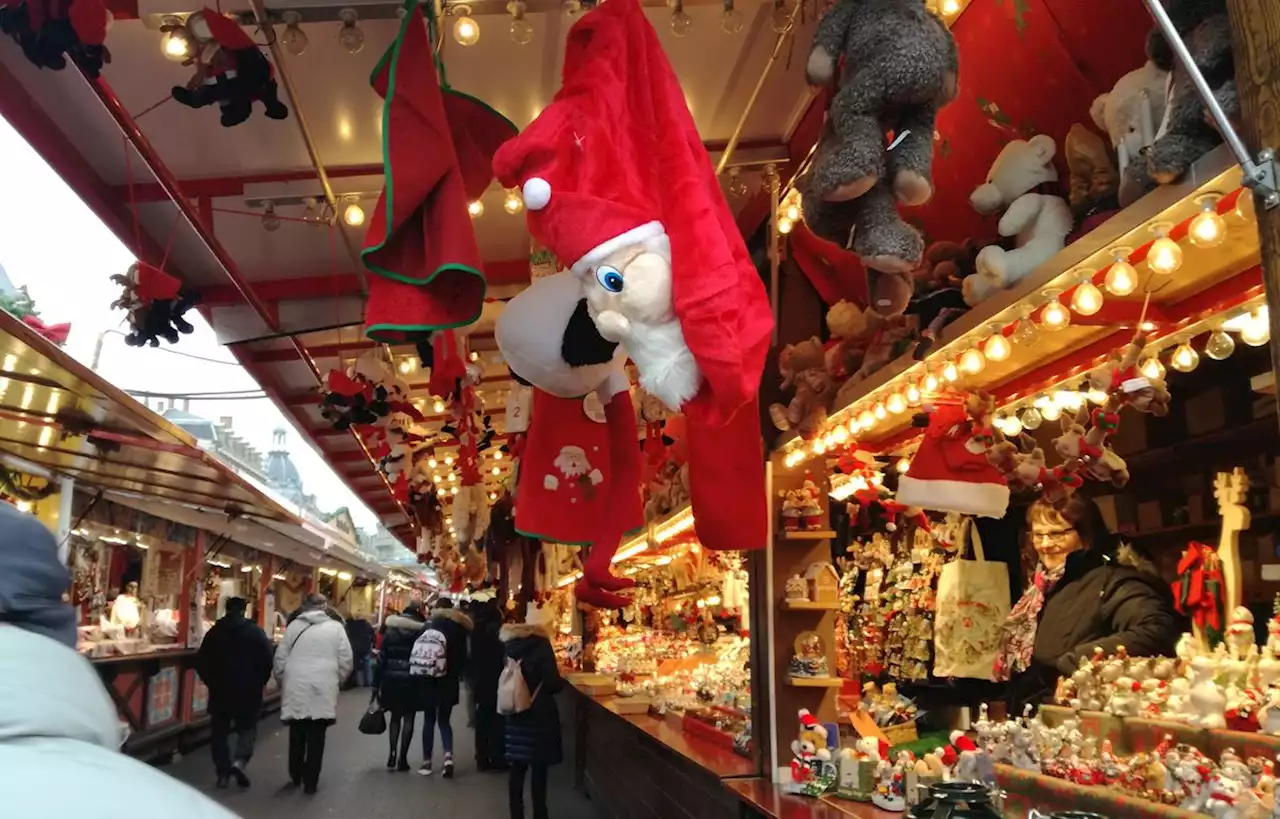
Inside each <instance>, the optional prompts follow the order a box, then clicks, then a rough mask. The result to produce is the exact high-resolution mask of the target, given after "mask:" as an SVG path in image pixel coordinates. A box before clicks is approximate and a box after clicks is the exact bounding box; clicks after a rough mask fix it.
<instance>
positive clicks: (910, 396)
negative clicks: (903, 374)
mask: <svg viewBox="0 0 1280 819" xmlns="http://www.w3.org/2000/svg"><path fill="white" fill-rule="evenodd" d="M919 405H920V388H919V387H917V386H916V385H915V384H911V385H910V386H908V387H907V406H909V407H917V406H919Z"/></svg>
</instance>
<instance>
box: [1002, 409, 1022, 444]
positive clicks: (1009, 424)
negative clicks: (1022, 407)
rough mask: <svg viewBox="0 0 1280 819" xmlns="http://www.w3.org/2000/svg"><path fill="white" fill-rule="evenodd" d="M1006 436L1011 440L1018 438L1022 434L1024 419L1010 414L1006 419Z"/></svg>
mask: <svg viewBox="0 0 1280 819" xmlns="http://www.w3.org/2000/svg"><path fill="white" fill-rule="evenodd" d="M1004 434H1005V435H1008V436H1009V437H1010V438H1016V437H1017V436H1019V435H1021V434H1022V419H1021V418H1019V417H1018V416H1017V415H1015V414H1012V413H1011V414H1009V415H1008V416H1006V417H1005V419H1004Z"/></svg>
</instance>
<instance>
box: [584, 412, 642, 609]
mask: <svg viewBox="0 0 1280 819" xmlns="http://www.w3.org/2000/svg"><path fill="white" fill-rule="evenodd" d="M604 412H605V419H606V423H607V424H608V427H609V463H610V466H611V467H612V469H611V474H610V476H609V494H608V500H607V501H606V503H605V507H604V509H603V510H602V512H601V514H600V517H599V519H598V520H597V522H596V533H595V537H593V538H592V539H591V544H592V545H591V554H590V555H589V556H588V557H587V560H586V563H585V564H584V565H583V567H582V577H583V580H585V581H586V583H587V585H589V586H594V587H596V588H599V589H604V590H606V591H619V590H621V589H629V588H632V587H634V586H635V585H636V581H634V580H632V579H631V578H629V577H615V576H614V574H613V572H612V571H610V566H611V565H612V562H613V556H614V555H615V554H616V553H617V551H618V543H619V541H621V540H622V533H623V532H624V531H625V529H626V522H627V521H629V520H633V519H634V515H633V514H632V510H633V509H634V507H636V506H637V505H638V504H639V497H640V496H639V487H640V450H639V448H638V447H637V446H636V427H635V408H634V407H633V406H632V404H631V393H630V391H629V390H622V391H621V392H619V393H617V394H616V395H614V396H613V398H612V399H610V400H609V403H608V405H607V406H606V407H605V410H604Z"/></svg>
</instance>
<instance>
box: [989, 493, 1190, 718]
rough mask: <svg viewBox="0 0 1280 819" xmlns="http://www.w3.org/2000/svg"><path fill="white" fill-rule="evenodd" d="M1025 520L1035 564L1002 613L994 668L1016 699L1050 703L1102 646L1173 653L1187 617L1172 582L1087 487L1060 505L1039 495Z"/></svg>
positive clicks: (1109, 649) (1142, 653)
mask: <svg viewBox="0 0 1280 819" xmlns="http://www.w3.org/2000/svg"><path fill="white" fill-rule="evenodd" d="M1027 523H1028V525H1029V529H1030V539H1031V544H1032V546H1034V547H1035V554H1036V558H1037V560H1038V563H1037V566H1036V569H1035V572H1034V575H1033V577H1032V580H1031V582H1030V583H1029V584H1028V586H1027V589H1026V591H1025V592H1024V593H1023V595H1022V598H1021V599H1020V600H1019V601H1018V602H1017V604H1016V605H1015V606H1014V607H1013V610H1012V611H1011V612H1010V613H1009V618H1008V619H1007V620H1006V621H1005V624H1004V628H1003V630H1002V632H1001V637H1000V653H999V654H998V655H997V657H996V668H995V670H996V676H997V678H998V679H1002V680H1010V682H1011V690H1010V704H1011V705H1012V706H1014V707H1015V708H1018V709H1020V708H1021V706H1022V704H1023V703H1029V702H1041V701H1043V700H1044V699H1045V698H1046V697H1047V696H1048V695H1049V694H1051V693H1052V692H1053V689H1054V686H1055V684H1056V682H1057V679H1058V677H1059V676H1060V675H1070V674H1071V673H1073V672H1074V671H1075V670H1076V669H1077V668H1078V667H1079V665H1080V658H1081V657H1087V656H1090V655H1092V654H1093V652H1094V649H1095V648H1101V649H1102V651H1103V652H1104V653H1106V654H1108V655H1110V654H1112V653H1114V652H1115V651H1116V649H1117V648H1119V647H1120V646H1124V648H1125V650H1126V651H1127V652H1128V653H1129V654H1130V655H1132V656H1135V657H1154V656H1160V655H1164V656H1172V654H1173V652H1174V647H1175V646H1176V645H1177V642H1178V638H1179V636H1180V635H1181V634H1182V632H1183V631H1184V630H1185V628H1186V623H1185V622H1184V621H1183V618H1182V617H1180V616H1179V615H1178V614H1177V612H1176V611H1175V610H1174V607H1173V596H1172V594H1171V593H1170V591H1169V585H1168V584H1167V583H1165V582H1164V581H1162V580H1161V579H1160V576H1159V573H1158V572H1157V570H1156V568H1155V566H1153V565H1152V564H1151V563H1150V562H1149V561H1148V560H1146V559H1145V558H1144V557H1143V556H1142V555H1140V554H1139V553H1138V552H1137V551H1136V550H1134V549H1133V548H1131V547H1129V546H1125V545H1121V544H1120V543H1119V542H1118V540H1117V538H1116V536H1115V535H1113V534H1111V532H1110V531H1109V530H1108V528H1107V525H1106V522H1105V521H1104V520H1103V518H1102V512H1101V511H1100V510H1099V509H1098V507H1097V504H1095V503H1094V502H1093V501H1092V500H1090V499H1088V498H1085V497H1083V496H1081V495H1072V496H1071V497H1069V498H1068V499H1067V500H1066V501H1065V502H1064V503H1063V504H1062V505H1061V506H1060V507H1058V506H1054V505H1053V504H1051V503H1049V502H1048V501H1045V500H1039V501H1036V502H1035V503H1034V504H1032V505H1031V507H1030V509H1028V510H1027ZM1014 713H1016V712H1014Z"/></svg>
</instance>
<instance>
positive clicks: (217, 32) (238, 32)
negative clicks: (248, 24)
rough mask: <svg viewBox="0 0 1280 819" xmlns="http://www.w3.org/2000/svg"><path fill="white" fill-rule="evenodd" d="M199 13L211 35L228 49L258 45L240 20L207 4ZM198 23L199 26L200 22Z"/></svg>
mask: <svg viewBox="0 0 1280 819" xmlns="http://www.w3.org/2000/svg"><path fill="white" fill-rule="evenodd" d="M197 13H198V14H199V15H200V19H201V20H203V21H204V24H205V25H206V26H208V28H209V36H210V37H212V38H213V41H214V42H215V43H217V44H218V45H220V46H222V47H223V48H224V49H226V50H227V51H244V50H246V49H249V48H257V47H258V44H257V43H255V42H254V41H253V38H252V37H250V36H249V34H248V32H246V31H245V30H244V29H243V28H241V27H240V24H239V23H238V22H236V21H235V20H232V19H231V18H229V17H227V16H226V15H224V14H222V13H221V12H219V11H215V10H214V9H211V8H209V7H208V6H205V7H204V8H203V9H201V10H200V11H199V12H197ZM187 25H188V26H191V25H192V21H188V22H187ZM196 25H197V26H198V22H197V24H196Z"/></svg>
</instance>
